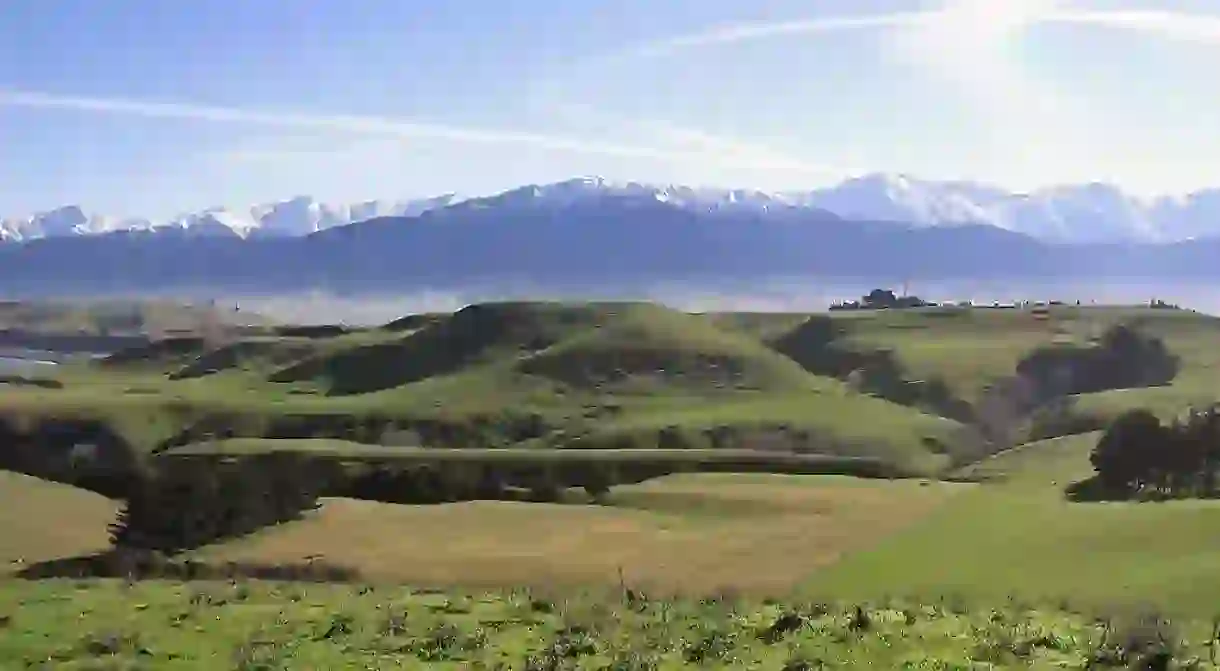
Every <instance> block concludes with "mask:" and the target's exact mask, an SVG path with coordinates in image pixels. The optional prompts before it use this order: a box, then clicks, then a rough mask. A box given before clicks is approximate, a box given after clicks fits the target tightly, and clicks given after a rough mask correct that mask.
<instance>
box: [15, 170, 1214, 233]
mask: <svg viewBox="0 0 1220 671" xmlns="http://www.w3.org/2000/svg"><path fill="white" fill-rule="evenodd" d="M508 193H509V194H512V197H513V198H515V199H518V200H519V199H521V198H535V199H541V200H543V201H549V202H551V203H552V204H561V203H563V202H564V201H568V200H571V199H573V198H579V197H590V196H594V195H607V194H609V195H623V196H633V197H639V196H642V197H653V198H655V199H657V200H658V201H661V202H667V203H671V204H673V205H676V206H678V207H681V208H683V209H688V210H692V211H700V212H706V211H725V210H731V211H739V212H755V213H765V212H767V211H768V210H769V209H773V208H776V207H780V208H803V209H810V210H823V211H826V212H830V213H833V214H835V215H838V216H840V217H843V218H846V219H863V220H871V221H894V222H904V223H907V224H909V225H913V226H919V227H940V226H962V225H975V224H982V225H989V226H993V227H996V228H1000V229H1003V230H1006V231H1012V232H1015V233H1022V234H1025V235H1028V236H1031V237H1033V238H1035V239H1038V240H1042V241H1045V242H1052V243H1098V242H1134V243H1166V242H1179V241H1184V240H1191V239H1194V238H1200V237H1210V236H1220V188H1216V189H1210V190H1202V191H1197V192H1194V193H1190V194H1186V195H1181V196H1161V197H1155V198H1139V197H1135V196H1132V195H1129V194H1127V193H1124V192H1123V191H1122V190H1121V189H1119V188H1117V187H1115V186H1112V185H1107V184H1101V183H1091V184H1079V185H1068V186H1060V187H1052V188H1046V189H1041V190H1038V191H1034V192H1032V193H1015V192H1011V191H1006V190H1003V189H1000V188H998V187H994V186H990V185H986V184H980V183H975V182H966V181H932V180H921V179H917V178H914V177H909V176H906V175H898V174H887V173H876V174H872V175H866V176H863V177H857V178H853V179H849V180H847V181H844V182H842V183H840V184H838V185H836V186H833V187H829V188H824V189H816V190H810V191H801V192H796V191H787V192H764V191H759V190H749V189H715V188H692V187H685V186H675V185H653V184H642V183H631V182H628V183H612V182H609V181H607V180H604V179H600V178H581V179H574V180H568V181H565V182H558V183H555V184H548V185H540V186H528V187H523V188H520V189H516V190H513V191H510V192H508ZM495 199H496V197H492V200H495ZM464 200H469V199H467V198H463V197H460V196H458V195H456V194H445V195H442V196H438V197H434V198H425V199H415V200H372V201H366V202H361V203H354V204H338V205H335V204H327V203H321V202H318V201H316V200H314V199H313V198H311V197H308V196H300V197H297V198H292V199H289V200H285V201H279V202H272V203H265V204H258V205H253V206H247V207H236V208H235V207H213V208H208V209H204V210H201V211H198V212H192V213H187V214H182V215H179V216H177V217H174V218H172V219H169V220H167V221H158V222H154V221H153V220H151V219H148V218H130V219H124V218H120V217H114V216H106V215H99V214H90V213H86V212H85V211H84V210H83V209H82V208H81V207H80V206H76V205H69V206H64V207H60V208H56V209H53V210H49V211H46V212H41V213H37V214H34V215H30V216H25V217H10V218H4V219H0V241H10V242H23V241H30V240H36V239H45V238H54V237H65V236H76V235H99V234H106V233H113V232H123V231H127V232H131V231H141V232H153V233H169V234H172V235H176V236H181V235H184V234H185V235H188V236H216V235H220V236H237V237H240V238H243V239H245V238H257V237H299V236H305V235H310V234H313V233H317V232H319V231H323V230H327V229H330V228H335V227H338V226H345V225H348V224H352V223H356V222H360V221H365V220H369V219H375V218H379V217H387V216H395V217H413V216H417V215H420V214H422V213H424V212H427V211H429V210H434V209H437V208H443V207H447V206H450V205H454V204H457V203H459V202H462V201H464ZM482 200H487V199H482Z"/></svg>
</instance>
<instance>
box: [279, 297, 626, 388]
mask: <svg viewBox="0 0 1220 671" xmlns="http://www.w3.org/2000/svg"><path fill="white" fill-rule="evenodd" d="M617 310H618V308H617V307H616V306H615V304H597V303H592V304H583V305H566V304H562V303H488V304H481V305H471V306H469V307H466V308H463V309H461V310H459V311H458V312H456V313H454V314H453V315H452V316H450V317H448V318H446V319H442V320H439V321H437V322H435V323H432V324H430V325H425V326H424V327H423V328H421V329H420V330H418V331H415V332H412V333H410V334H408V335H406V336H404V337H401V338H398V339H394V340H390V341H386V342H379V343H373V344H367V345H362V346H359V347H354V348H350V349H344V350H340V351H335V352H330V353H327V354H325V355H321V356H317V357H313V358H310V359H307V360H305V361H302V362H300V363H298V364H296V365H293V366H289V367H287V368H284V369H282V370H280V371H277V372H276V373H274V374H273V375H272V376H271V378H270V379H271V381H272V382H278V383H295V382H304V381H311V382H314V383H316V384H318V385H319V387H321V388H323V389H326V390H327V391H328V392H329V393H330V394H333V395H349V394H363V393H369V392H374V391H380V390H384V389H391V388H393V387H399V386H403V385H407V384H411V383H413V382H419V381H421V380H425V379H427V378H431V377H437V376H442V375H447V374H450V373H456V372H458V371H460V370H461V369H463V368H465V367H468V366H471V365H474V364H477V363H486V362H490V361H493V360H495V359H497V358H501V357H516V356H521V355H523V354H529V353H533V352H537V351H540V350H542V349H546V348H547V347H550V346H551V345H554V344H555V343H557V342H559V341H560V340H562V339H563V338H565V337H567V336H570V335H571V334H574V333H576V332H579V331H581V330H583V329H588V328H592V327H593V326H596V325H597V324H600V323H603V322H605V321H606V320H607V319H609V318H611V317H612V316H613V315H614V313H615V312H616V311H617Z"/></svg>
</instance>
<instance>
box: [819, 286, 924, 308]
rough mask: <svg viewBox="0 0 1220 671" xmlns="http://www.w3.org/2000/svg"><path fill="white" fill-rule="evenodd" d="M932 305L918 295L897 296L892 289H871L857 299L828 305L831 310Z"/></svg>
mask: <svg viewBox="0 0 1220 671" xmlns="http://www.w3.org/2000/svg"><path fill="white" fill-rule="evenodd" d="M930 305H932V303H929V302H927V301H925V300H923V299H922V298H920V297H918V296H897V295H895V294H894V290H893V289H873V290H872V291H870V292H868V293H867V294H865V295H864V296H861V297H860V300H858V301H844V302H842V303H835V304H833V305H831V306H830V309H831V310H899V309H905V308H922V307H928V306H930Z"/></svg>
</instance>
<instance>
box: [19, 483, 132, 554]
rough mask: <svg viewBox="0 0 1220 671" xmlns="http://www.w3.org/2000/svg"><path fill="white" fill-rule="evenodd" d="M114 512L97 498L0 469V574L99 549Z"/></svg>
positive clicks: (111, 505)
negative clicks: (23, 566) (22, 566)
mask: <svg viewBox="0 0 1220 671" xmlns="http://www.w3.org/2000/svg"><path fill="white" fill-rule="evenodd" d="M116 510H117V507H116V506H115V504H114V503H113V502H111V501H109V500H108V499H105V498H103V497H101V496H98V495H97V494H93V493H91V492H87V491H84V490H82V489H76V488H74V487H68V486H66V485H60V484H56V483H53V482H46V481H45V480H39V479H37V478H32V477H29V476H26V475H21V474H18V473H10V472H8V471H0V573H4V572H8V571H12V570H18V569H20V567H21V565H22V564H26V565H28V564H32V563H35V562H40V561H46V560H49V559H56V558H59V557H70V556H73V555H80V554H87V553H90V552H95V551H98V550H104V549H105V548H106V547H107V545H108V544H109V536H108V532H107V526H108V525H109V524H110V523H111V522H112V521H114V515H115V511H116Z"/></svg>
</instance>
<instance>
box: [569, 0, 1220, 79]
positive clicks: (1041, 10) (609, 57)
mask: <svg viewBox="0 0 1220 671" xmlns="http://www.w3.org/2000/svg"><path fill="white" fill-rule="evenodd" d="M952 4H954V5H959V6H958V7H949V8H947V9H945V8H942V9H935V10H920V11H913V12H895V13H890V14H872V15H862V16H846V17H832V18H825V17H823V18H812V19H795V20H786V21H754V22H746V23H733V24H726V25H721V26H716V27H713V28H710V29H708V30H705V31H700V32H694V33H686V34H681V35H672V36H669V37H665V38H661V39H657V40H652V41H648V42H640V43H637V44H633V45H629V46H626V47H623V48H621V49H617V50H615V51H613V52H611V53H608V54H604V55H602V56H598V57H594V58H591V59H589V61H588V62H587V63H588V64H594V63H598V62H601V63H608V62H612V61H618V60H631V59H638V58H659V57H663V56H670V55H674V54H677V53H679V52H682V51H687V50H691V49H700V48H706V47H714V46H723V45H729V44H735V43H739V42H749V41H753V40H761V39H769V38H773V37H779V36H783V35H810V34H817V33H835V32H845V31H859V30H875V29H882V28H920V27H928V26H935V25H937V24H943V23H944V22H945V21H954V20H960V17H961V12H962V9H961V7H960V5H969V4H973V5H976V8H975V9H972V10H971V11H973V12H977V13H976V14H974V15H973V16H975V18H977V19H978V20H979V21H981V22H982V23H983V24H984V25H983V26H980V25H979V24H978V23H976V24H973V25H970V24H967V25H965V27H966V28H969V29H970V31H973V30H975V29H978V28H979V27H983V28H984V29H985V30H986V29H989V28H987V26H986V24H987V23H988V22H993V21H996V20H997V19H998V20H999V22H1000V23H1001V25H1002V24H1003V23H1005V22H1007V23H1008V24H1009V25H1010V26H1011V25H1012V24H1013V23H1014V22H1015V23H1016V24H1017V25H1018V26H1022V27H1027V26H1031V25H1035V24H1039V23H1060V24H1083V25H1092V26H1101V27H1110V28H1123V29H1131V30H1137V31H1142V32H1147V33H1152V34H1155V35H1158V36H1161V37H1166V38H1171V39H1178V40H1185V41H1197V42H1206V43H1211V44H1220V16H1215V15H1209V14H1196V13H1190V12H1173V11H1161V10H1106V11H1101V10H1060V9H1055V8H1054V5H1053V3H1047V2H1045V0H1028V1H1026V0H977V1H976V2H973V3H961V2H958V3H952ZM1048 5H1050V7H1048ZM1026 6H1028V8H1027V7H1026ZM993 7H994V8H996V9H995V10H993V9H992V8H993ZM992 29H993V28H992ZM970 31H967V32H968V33H969V32H970ZM958 37H959V38H961V37H966V38H969V35H968V34H959V35H958Z"/></svg>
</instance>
